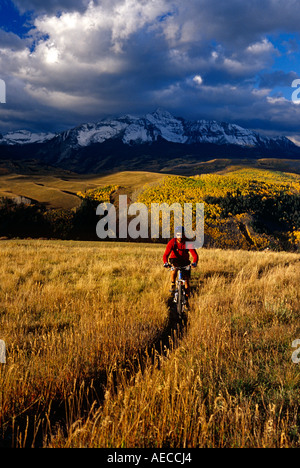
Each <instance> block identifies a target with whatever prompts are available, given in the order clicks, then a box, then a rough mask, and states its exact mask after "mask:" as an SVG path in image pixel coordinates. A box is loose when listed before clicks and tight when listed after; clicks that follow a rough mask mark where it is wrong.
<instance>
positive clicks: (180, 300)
mask: <svg viewBox="0 0 300 468" xmlns="http://www.w3.org/2000/svg"><path fill="white" fill-rule="evenodd" d="M190 269H191V265H187V266H185V267H174V266H172V267H171V270H172V271H174V270H178V278H177V280H176V283H177V288H176V291H175V295H174V302H175V303H177V312H178V316H179V317H181V315H182V313H183V312H184V309H185V306H186V297H185V281H186V280H185V279H184V278H183V272H184V271H190Z"/></svg>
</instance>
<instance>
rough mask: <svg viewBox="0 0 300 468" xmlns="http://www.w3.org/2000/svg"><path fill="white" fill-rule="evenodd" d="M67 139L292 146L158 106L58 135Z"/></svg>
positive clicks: (89, 142) (75, 142) (82, 142)
mask: <svg viewBox="0 0 300 468" xmlns="http://www.w3.org/2000/svg"><path fill="white" fill-rule="evenodd" d="M61 138H63V139H67V138H71V140H72V144H73V145H78V146H80V147H86V146H89V145H92V144H95V143H104V142H105V141H107V140H111V139H118V140H120V141H122V143H124V144H126V145H133V144H145V143H147V144H149V143H153V142H156V141H158V139H159V138H162V139H164V140H165V141H167V142H170V143H180V144H188V145H189V144H197V143H213V144H217V145H227V144H230V145H239V146H249V147H255V146H266V147H269V146H270V145H271V146H274V144H275V145H287V146H289V145H293V143H292V142H291V141H290V140H288V139H287V138H285V137H278V138H268V137H265V136H262V135H259V134H258V133H256V132H253V131H251V130H247V129H245V128H242V127H240V126H238V125H234V124H228V123H224V122H217V121H214V120H198V121H188V120H185V119H182V118H176V117H174V116H173V115H171V114H170V113H169V112H167V111H164V110H162V109H158V110H156V111H155V112H154V113H152V114H146V115H145V116H143V117H136V116H132V115H126V116H123V117H119V118H116V119H105V120H102V121H100V122H98V123H96V124H93V123H91V124H83V125H81V126H79V127H76V128H74V129H73V130H70V131H68V132H64V133H63V134H61Z"/></svg>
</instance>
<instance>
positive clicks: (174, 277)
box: [171, 268, 178, 292]
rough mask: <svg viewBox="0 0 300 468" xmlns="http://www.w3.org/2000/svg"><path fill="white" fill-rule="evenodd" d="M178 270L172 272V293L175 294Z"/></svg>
mask: <svg viewBox="0 0 300 468" xmlns="http://www.w3.org/2000/svg"><path fill="white" fill-rule="evenodd" d="M177 273H178V270H177V269H176V268H175V269H174V270H171V292H174V291H175V289H176V278H177Z"/></svg>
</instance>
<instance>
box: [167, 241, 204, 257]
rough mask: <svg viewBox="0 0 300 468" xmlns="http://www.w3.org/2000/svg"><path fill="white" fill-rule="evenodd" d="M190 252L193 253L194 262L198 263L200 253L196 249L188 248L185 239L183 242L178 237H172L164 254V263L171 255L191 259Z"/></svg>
mask: <svg viewBox="0 0 300 468" xmlns="http://www.w3.org/2000/svg"><path fill="white" fill-rule="evenodd" d="M189 253H191V254H192V257H193V263H198V254H197V252H196V250H195V249H189V248H186V245H185V241H184V240H183V241H182V242H181V243H179V242H178V241H177V239H171V240H170V242H169V243H168V245H167V247H166V250H165V253H164V256H163V261H164V263H167V262H168V259H169V257H170V258H177V259H181V260H184V261H189V259H190V255H189Z"/></svg>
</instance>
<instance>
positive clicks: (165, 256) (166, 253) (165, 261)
mask: <svg viewBox="0 0 300 468" xmlns="http://www.w3.org/2000/svg"><path fill="white" fill-rule="evenodd" d="M172 246H173V241H172V240H170V242H168V244H167V247H166V250H165V253H164V256H163V262H164V263H168V259H169V255H170V253H171V252H172Z"/></svg>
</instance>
